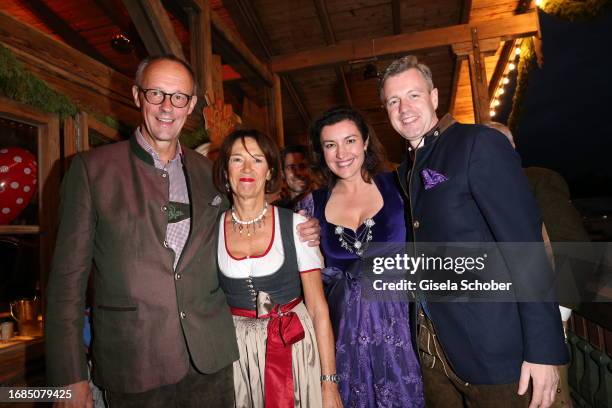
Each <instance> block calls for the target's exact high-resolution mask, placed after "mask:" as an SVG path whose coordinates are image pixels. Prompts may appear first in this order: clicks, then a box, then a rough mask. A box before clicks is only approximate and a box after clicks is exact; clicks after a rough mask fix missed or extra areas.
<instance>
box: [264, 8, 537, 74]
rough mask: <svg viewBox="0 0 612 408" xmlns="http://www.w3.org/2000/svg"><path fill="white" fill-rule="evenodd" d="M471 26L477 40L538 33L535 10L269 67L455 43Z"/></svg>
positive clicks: (318, 52) (292, 57)
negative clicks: (476, 35) (475, 30)
mask: <svg viewBox="0 0 612 408" xmlns="http://www.w3.org/2000/svg"><path fill="white" fill-rule="evenodd" d="M472 28H476V29H477V32H478V36H479V37H478V38H479V39H480V40H485V39H489V38H493V37H500V38H501V39H502V40H507V39H512V38H517V37H525V36H531V35H534V34H536V33H537V32H538V16H537V13H526V14H520V15H515V16H511V17H505V18H500V19H496V20H489V21H485V22H479V23H474V24H459V25H455V26H450V27H443V28H435V29H431V30H424V31H418V32H414V33H407V34H399V35H392V36H387V37H380V38H375V39H371V40H354V41H344V42H340V43H337V44H335V45H332V46H328V47H324V48H319V49H315V50H308V51H302V52H297V53H294V54H287V55H280V56H277V57H273V58H272V60H271V61H270V67H271V68H272V70H273V71H274V72H290V71H295V70H300V69H307V68H314V67H320V66H325V65H332V64H340V63H343V62H346V61H352V60H359V59H366V58H372V57H381V56H387V55H392V54H402V53H406V52H410V51H415V50H422V49H427V48H435V47H442V46H446V45H451V44H457V43H470V42H471V41H472V34H471V30H472Z"/></svg>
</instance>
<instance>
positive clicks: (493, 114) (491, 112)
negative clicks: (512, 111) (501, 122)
mask: <svg viewBox="0 0 612 408" xmlns="http://www.w3.org/2000/svg"><path fill="white" fill-rule="evenodd" d="M489 116H491V117H493V116H495V110H493V109H491V111H490V112H489Z"/></svg>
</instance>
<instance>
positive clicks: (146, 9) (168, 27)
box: [123, 0, 185, 59]
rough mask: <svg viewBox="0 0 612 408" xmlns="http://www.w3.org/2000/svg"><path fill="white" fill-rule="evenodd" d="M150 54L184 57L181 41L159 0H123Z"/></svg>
mask: <svg viewBox="0 0 612 408" xmlns="http://www.w3.org/2000/svg"><path fill="white" fill-rule="evenodd" d="M123 4H124V5H125V8H126V9H127V11H128V13H129V15H130V18H131V19H132V21H133V22H134V25H135V26H136V29H137V30H138V34H139V35H140V38H141V39H142V41H143V42H144V45H145V47H146V48H147V51H148V52H149V54H150V55H160V54H172V55H175V56H177V57H179V58H182V59H185V54H184V53H183V48H182V46H181V42H180V41H179V39H178V37H177V36H176V33H175V32H174V27H173V26H172V22H171V21H170V17H168V13H166V10H165V9H164V6H163V5H162V3H161V1H160V0H123Z"/></svg>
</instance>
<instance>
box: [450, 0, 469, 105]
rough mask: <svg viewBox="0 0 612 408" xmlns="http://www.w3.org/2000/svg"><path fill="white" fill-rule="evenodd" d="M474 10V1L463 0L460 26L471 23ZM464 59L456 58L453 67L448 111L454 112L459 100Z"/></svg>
mask: <svg viewBox="0 0 612 408" xmlns="http://www.w3.org/2000/svg"><path fill="white" fill-rule="evenodd" d="M471 10H472V0H463V1H462V6H461V16H460V17H459V24H467V23H468V22H469V21H470V11H471ZM463 60H464V59H463V58H462V57H459V56H456V58H455V63H454V67H453V82H452V84H451V95H450V103H449V105H448V111H449V112H454V110H455V101H456V99H457V89H458V88H459V76H460V74H461V64H462V61H463Z"/></svg>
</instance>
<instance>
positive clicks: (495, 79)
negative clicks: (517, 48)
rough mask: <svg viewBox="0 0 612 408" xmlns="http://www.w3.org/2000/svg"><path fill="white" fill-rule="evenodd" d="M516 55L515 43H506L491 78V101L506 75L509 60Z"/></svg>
mask: <svg viewBox="0 0 612 408" xmlns="http://www.w3.org/2000/svg"><path fill="white" fill-rule="evenodd" d="M512 53H514V41H506V43H505V44H504V45H503V47H502V50H501V51H500V53H499V59H498V60H497V65H495V71H493V75H492V76H491V81H490V82H489V99H490V100H492V99H493V98H494V97H495V90H496V89H497V85H498V84H499V81H500V80H501V78H502V76H503V75H504V71H505V70H506V64H507V63H508V59H509V58H510V56H511V55H512Z"/></svg>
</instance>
